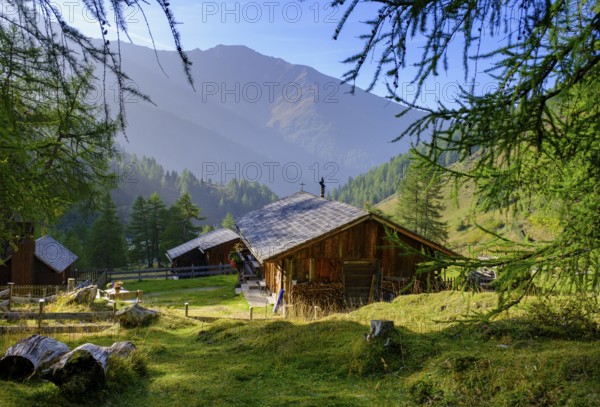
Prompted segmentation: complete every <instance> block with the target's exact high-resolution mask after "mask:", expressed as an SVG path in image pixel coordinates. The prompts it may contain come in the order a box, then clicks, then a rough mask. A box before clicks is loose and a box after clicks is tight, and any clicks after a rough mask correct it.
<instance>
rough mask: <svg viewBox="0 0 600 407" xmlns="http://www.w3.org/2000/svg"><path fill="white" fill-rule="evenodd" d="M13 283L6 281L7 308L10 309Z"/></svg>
mask: <svg viewBox="0 0 600 407" xmlns="http://www.w3.org/2000/svg"><path fill="white" fill-rule="evenodd" d="M14 285H15V283H8V310H9V311H12V308H11V306H12V296H13V287H14Z"/></svg>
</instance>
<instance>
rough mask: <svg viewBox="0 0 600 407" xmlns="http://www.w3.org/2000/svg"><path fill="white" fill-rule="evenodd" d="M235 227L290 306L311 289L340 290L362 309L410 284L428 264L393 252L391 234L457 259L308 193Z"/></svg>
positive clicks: (373, 218)
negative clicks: (395, 286) (390, 286)
mask: <svg viewBox="0 0 600 407" xmlns="http://www.w3.org/2000/svg"><path fill="white" fill-rule="evenodd" d="M237 227H238V230H239V232H240V235H241V237H242V240H243V241H244V242H245V244H246V246H247V247H248V248H249V249H250V251H251V252H252V253H253V254H254V256H255V257H256V259H257V260H258V261H259V262H260V263H261V265H262V268H263V273H264V278H265V282H266V284H267V286H268V287H269V289H270V290H271V291H272V292H276V293H278V292H279V290H280V289H281V288H283V289H284V290H285V295H286V301H288V302H293V289H294V287H296V288H298V289H299V288H300V287H301V286H302V285H305V284H307V283H321V284H319V286H320V287H321V289H323V288H322V287H323V286H324V285H325V284H323V283H332V284H336V285H337V286H340V284H341V286H342V287H343V291H344V296H345V299H346V301H351V302H355V303H364V302H366V301H367V300H369V298H370V297H373V296H374V295H375V296H376V297H377V298H381V297H382V296H383V294H384V289H385V286H386V284H385V283H386V282H392V283H393V282H396V283H407V282H409V281H410V280H411V279H412V277H413V276H414V275H415V271H416V268H417V264H418V263H420V262H422V261H423V257H422V256H421V255H417V254H412V255H407V253H405V252H404V250H403V249H400V248H399V247H397V246H395V245H392V244H391V243H390V242H389V241H388V239H387V237H386V236H387V234H386V229H388V230H392V231H395V232H396V234H397V236H398V237H399V238H400V239H402V240H403V241H404V242H405V243H407V244H408V245H410V246H411V247H413V248H415V249H417V250H426V251H429V252H430V253H434V252H438V253H443V254H444V255H448V256H453V255H455V253H453V252H452V251H450V250H448V249H446V248H445V247H443V246H441V245H438V244H436V243H434V242H432V241H430V240H428V239H425V238H423V237H421V236H419V235H417V234H415V233H413V232H411V231H409V230H407V229H405V228H403V227H401V226H400V225H397V224H395V223H393V222H391V221H389V220H387V219H384V218H382V217H380V216H377V215H375V214H372V213H369V212H367V211H364V210H362V209H359V208H356V207H354V206H352V205H349V204H346V203H342V202H337V201H329V200H327V199H324V198H319V197H316V196H314V195H312V194H309V193H307V192H297V193H295V194H293V195H291V196H289V197H287V198H284V199H281V200H279V201H276V202H273V203H271V204H269V205H266V206H265V207H263V208H261V209H258V210H256V211H253V212H250V213H248V214H247V215H245V216H244V217H242V218H241V219H239V220H238V222H237ZM403 252H404V253H403ZM419 278H421V279H424V278H425V276H420V277H419ZM290 293H291V294H292V295H290Z"/></svg>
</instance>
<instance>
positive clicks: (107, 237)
mask: <svg viewBox="0 0 600 407" xmlns="http://www.w3.org/2000/svg"><path fill="white" fill-rule="evenodd" d="M89 247H90V263H91V264H92V265H93V266H94V267H97V268H107V269H114V268H117V267H121V266H124V265H125V263H126V262H127V255H126V250H127V249H126V245H125V235H124V232H123V225H122V224H121V221H120V220H119V218H118V216H117V210H116V206H115V203H114V202H113V200H112V198H111V197H110V194H105V195H104V198H103V199H102V203H101V209H100V216H99V217H98V219H96V221H95V222H94V224H93V225H92V229H91V231H90V238H89Z"/></svg>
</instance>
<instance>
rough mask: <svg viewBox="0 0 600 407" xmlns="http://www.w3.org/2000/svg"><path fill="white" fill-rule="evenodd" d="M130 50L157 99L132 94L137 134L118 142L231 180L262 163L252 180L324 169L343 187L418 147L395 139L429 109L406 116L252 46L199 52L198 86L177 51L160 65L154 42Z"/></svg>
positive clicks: (288, 182)
mask: <svg viewBox="0 0 600 407" xmlns="http://www.w3.org/2000/svg"><path fill="white" fill-rule="evenodd" d="M121 54H122V65H123V69H124V70H125V72H127V74H128V75H129V76H130V77H131V80H132V83H131V84H132V85H133V86H134V87H135V88H136V89H139V90H140V91H141V92H143V93H144V94H147V95H148V96H149V97H150V98H152V100H153V102H154V103H155V104H156V105H152V104H150V103H147V102H144V101H142V100H141V99H139V98H137V99H136V98H135V97H134V96H130V97H129V99H128V100H127V103H126V114H127V116H126V117H127V122H128V128H127V138H128V141H126V140H125V137H124V136H120V137H119V139H118V140H119V142H120V143H121V144H123V145H124V146H125V149H126V150H127V151H128V152H131V153H134V154H136V155H138V156H144V155H145V156H150V157H155V158H156V159H157V160H158V161H160V162H161V163H162V164H163V165H164V166H165V168H170V169H173V170H177V171H182V170H183V169H184V168H189V169H190V170H191V171H192V172H194V173H196V174H198V176H199V177H200V178H203V179H205V180H206V179H207V178H208V177H209V176H212V177H213V178H215V177H216V178H218V179H219V181H220V182H224V183H227V182H228V181H230V180H231V179H233V178H234V177H235V178H237V179H242V178H244V177H246V176H247V175H248V174H245V173H244V171H243V168H245V167H248V166H249V167H248V168H252V169H254V170H256V169H257V168H260V171H261V172H262V174H260V177H254V176H251V177H249V179H248V180H249V181H258V182H262V183H264V184H266V185H267V186H268V187H270V188H271V189H273V190H274V191H275V192H276V193H277V194H278V195H280V196H284V195H288V194H290V193H293V192H295V191H297V190H299V189H300V183H315V184H316V183H317V182H318V180H319V179H320V177H321V176H325V177H326V180H325V181H326V183H328V184H329V185H330V186H331V187H336V186H339V185H340V184H341V183H342V182H343V181H344V180H346V179H348V177H351V176H356V175H358V174H360V173H362V172H365V171H368V170H369V169H370V168H371V167H373V166H374V165H377V164H381V163H383V162H386V161H388V160H389V159H390V158H392V157H393V156H394V155H397V154H398V153H401V152H403V151H406V150H408V145H409V140H403V141H401V142H399V143H396V144H394V148H390V145H389V143H388V142H389V141H390V140H392V139H393V138H395V137H396V136H397V135H398V134H400V132H401V131H402V129H403V128H405V127H406V125H407V124H408V123H409V122H410V121H411V120H413V119H415V118H416V117H418V116H419V115H420V114H421V113H420V112H417V111H411V112H409V114H408V115H407V117H405V118H404V119H397V118H396V117H395V115H396V114H397V113H399V112H400V111H402V110H403V109H405V107H403V106H401V105H398V104H395V103H394V102H391V101H390V100H388V99H385V98H381V97H379V96H376V95H373V94H370V93H367V92H364V91H362V90H360V89H358V88H357V89H355V94H354V95H350V90H351V87H350V85H341V84H340V82H341V81H340V80H339V79H337V78H333V77H329V76H326V75H324V74H321V73H320V72H318V71H317V70H315V69H314V68H312V67H309V66H307V65H294V64H290V63H288V62H286V61H285V60H283V59H281V58H277V57H273V56H265V55H263V54H260V53H258V52H256V51H254V50H252V49H251V48H248V47H245V46H228V45H219V46H216V47H213V48H210V49H208V50H205V51H202V50H199V49H194V50H192V51H190V52H189V56H190V59H191V60H192V63H193V65H192V74H193V77H194V79H195V91H194V89H192V87H191V86H190V85H189V84H188V83H187V81H186V78H185V76H184V74H183V71H182V69H181V66H180V61H179V60H178V58H177V57H176V54H175V52H174V51H157V56H158V60H159V62H160V66H159V65H158V63H157V61H156V55H154V51H153V50H152V49H150V48H144V47H140V46H136V45H132V44H125V43H123V44H121ZM161 67H162V68H161ZM163 71H164V73H163ZM163 121H164V123H162V122H163ZM179 122H180V123H179ZM175 136H177V142H175V143H173V142H169V141H165V140H161V138H164V139H167V140H170V139H171V138H174V137H175ZM215 163H216V164H218V167H219V171H218V173H217V174H211V173H210V172H211V171H209V173H208V174H207V171H206V170H207V169H211V168H214V164H215ZM221 168H222V169H223V170H221ZM332 168H333V170H332ZM285 171H287V173H285ZM213 172H214V171H213Z"/></svg>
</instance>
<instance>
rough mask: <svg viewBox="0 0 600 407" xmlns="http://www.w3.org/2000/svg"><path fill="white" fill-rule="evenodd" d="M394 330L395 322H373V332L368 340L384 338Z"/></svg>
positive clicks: (377, 320) (368, 336)
mask: <svg viewBox="0 0 600 407" xmlns="http://www.w3.org/2000/svg"><path fill="white" fill-rule="evenodd" d="M393 329H394V321H384V320H379V319H373V320H371V332H369V334H368V335H367V336H366V338H367V340H371V339H373V338H377V337H379V336H383V335H385V334H387V333H388V332H391V331H392V330H393Z"/></svg>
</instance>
